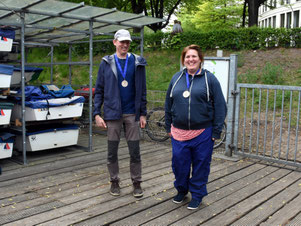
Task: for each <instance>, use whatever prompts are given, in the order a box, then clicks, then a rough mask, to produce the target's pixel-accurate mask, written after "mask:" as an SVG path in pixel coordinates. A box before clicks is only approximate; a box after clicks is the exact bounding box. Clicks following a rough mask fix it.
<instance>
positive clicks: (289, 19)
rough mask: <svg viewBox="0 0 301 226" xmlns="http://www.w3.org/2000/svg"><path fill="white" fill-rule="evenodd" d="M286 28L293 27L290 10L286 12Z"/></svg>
mask: <svg viewBox="0 0 301 226" xmlns="http://www.w3.org/2000/svg"><path fill="white" fill-rule="evenodd" d="M286 18H287V19H286V28H291V23H292V13H291V12H289V13H287V14H286Z"/></svg>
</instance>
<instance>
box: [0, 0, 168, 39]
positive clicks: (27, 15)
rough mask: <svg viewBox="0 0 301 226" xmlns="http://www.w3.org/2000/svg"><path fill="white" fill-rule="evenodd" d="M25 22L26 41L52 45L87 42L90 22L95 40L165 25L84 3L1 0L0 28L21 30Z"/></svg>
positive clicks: (43, 0)
mask: <svg viewBox="0 0 301 226" xmlns="http://www.w3.org/2000/svg"><path fill="white" fill-rule="evenodd" d="M22 15H24V16H22ZM23 19H24V22H25V34H24V35H25V41H32V42H49V43H61V42H72V41H75V40H81V39H84V38H86V37H87V36H88V35H89V23H90V21H93V33H94V35H96V36H97V35H106V34H112V33H114V32H115V31H117V30H119V29H129V28H142V27H143V26H146V25H150V24H153V23H160V22H163V21H164V20H163V19H158V18H153V17H148V16H144V15H138V14H133V13H126V12H121V11H117V10H116V9H106V8H100V7H94V6H85V5H84V3H79V4H77V3H70V2H64V1H55V0H0V25H5V26H13V27H14V26H15V27H21V25H22V21H23ZM16 40H20V29H18V30H16Z"/></svg>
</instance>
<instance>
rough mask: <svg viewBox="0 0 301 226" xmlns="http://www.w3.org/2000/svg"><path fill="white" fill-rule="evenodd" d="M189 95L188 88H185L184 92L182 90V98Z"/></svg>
mask: <svg viewBox="0 0 301 226" xmlns="http://www.w3.org/2000/svg"><path fill="white" fill-rule="evenodd" d="M189 96H190V92H189V91H188V90H185V91H184V92H183V97H184V98H187V97H189Z"/></svg>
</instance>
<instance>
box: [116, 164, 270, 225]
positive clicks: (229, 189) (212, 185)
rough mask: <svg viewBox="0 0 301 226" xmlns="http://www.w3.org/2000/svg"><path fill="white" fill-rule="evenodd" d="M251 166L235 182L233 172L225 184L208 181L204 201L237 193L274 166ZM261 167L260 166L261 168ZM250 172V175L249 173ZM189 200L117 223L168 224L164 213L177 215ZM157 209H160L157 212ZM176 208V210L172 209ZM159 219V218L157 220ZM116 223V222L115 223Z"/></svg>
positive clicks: (212, 200)
mask: <svg viewBox="0 0 301 226" xmlns="http://www.w3.org/2000/svg"><path fill="white" fill-rule="evenodd" d="M251 167H253V168H254V171H253V172H251V171H249V172H246V170H242V171H241V174H240V175H237V176H238V177H239V180H236V181H235V182H233V181H232V177H231V174H229V175H228V176H223V177H222V178H223V180H224V181H223V183H224V186H220V185H219V184H218V182H219V180H215V181H212V182H209V183H208V193H209V196H208V197H206V198H205V199H204V202H206V205H210V203H214V202H215V201H217V200H219V199H222V198H224V197H225V196H227V195H230V194H232V193H235V192H236V191H237V190H240V189H241V188H242V187H243V186H246V185H247V184H248V183H250V182H252V181H254V180H256V179H258V178H260V177H261V176H262V175H263V174H266V172H270V171H271V170H273V169H272V168H267V167H264V166H262V167H264V168H263V169H260V170H259V171H258V170H256V169H255V167H254V166H253V165H252V166H251ZM259 168H260V167H258V169H259ZM274 170H275V169H274ZM248 173H249V174H250V175H248ZM217 187H219V189H217V190H216V188H217ZM188 201H189V198H187V199H186V201H185V202H184V203H183V204H180V205H178V204H174V203H173V202H172V201H171V200H169V202H166V203H163V204H160V205H157V206H154V207H152V208H150V209H147V210H145V211H142V212H141V213H138V214H135V215H133V216H130V217H128V218H126V219H124V220H121V221H118V222H116V225H131V224H135V223H136V222H137V223H139V225H141V224H143V223H146V222H148V221H150V222H151V223H150V224H153V225H155V224H156V223H157V222H159V221H161V220H162V221H161V223H162V225H165V224H167V222H166V221H164V220H168V219H167V217H166V218H165V217H164V215H165V214H166V216H169V215H170V214H169V212H171V213H173V214H171V215H173V217H177V215H178V212H179V211H178V210H177V209H179V208H182V207H183V206H185V207H186V205H187V202H188ZM157 210H159V211H158V212H157ZM172 210H174V211H172ZM156 219H157V220H156ZM151 220H154V221H156V222H152V221H151ZM113 225H114V224H113Z"/></svg>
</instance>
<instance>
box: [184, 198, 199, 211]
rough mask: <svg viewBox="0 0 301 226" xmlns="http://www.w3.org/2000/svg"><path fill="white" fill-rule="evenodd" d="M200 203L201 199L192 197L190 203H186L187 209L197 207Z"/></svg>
mask: <svg viewBox="0 0 301 226" xmlns="http://www.w3.org/2000/svg"><path fill="white" fill-rule="evenodd" d="M200 204H201V201H199V200H196V199H192V200H191V201H190V203H189V204H188V206H187V209H189V210H195V209H197V208H199V206H200Z"/></svg>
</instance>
